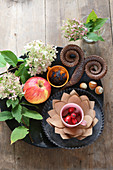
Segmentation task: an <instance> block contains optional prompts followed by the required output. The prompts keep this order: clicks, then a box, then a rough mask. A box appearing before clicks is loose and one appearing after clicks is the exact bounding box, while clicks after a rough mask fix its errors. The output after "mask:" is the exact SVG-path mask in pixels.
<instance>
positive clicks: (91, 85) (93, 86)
mask: <svg viewBox="0 0 113 170" xmlns="http://www.w3.org/2000/svg"><path fill="white" fill-rule="evenodd" d="M96 87H97V83H96V82H95V81H90V82H89V88H90V89H91V90H94V89H95V88H96Z"/></svg>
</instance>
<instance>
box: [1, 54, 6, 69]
mask: <svg viewBox="0 0 113 170" xmlns="http://www.w3.org/2000/svg"><path fill="white" fill-rule="evenodd" d="M6 63H7V62H6V61H5V60H4V57H3V56H2V55H1V54H0V67H5V66H6Z"/></svg>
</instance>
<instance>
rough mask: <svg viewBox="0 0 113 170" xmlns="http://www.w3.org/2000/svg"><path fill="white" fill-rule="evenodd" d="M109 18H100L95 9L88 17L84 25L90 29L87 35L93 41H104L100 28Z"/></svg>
mask: <svg viewBox="0 0 113 170" xmlns="http://www.w3.org/2000/svg"><path fill="white" fill-rule="evenodd" d="M107 19H108V18H98V17H97V14H96V13H95V11H94V10H92V12H91V13H90V14H89V16H88V17H87V20H86V23H84V25H85V26H86V28H87V29H88V33H87V35H86V36H84V38H85V37H87V38H88V39H91V40H93V41H98V40H100V41H104V39H103V38H102V36H101V35H100V28H102V27H103V25H104V24H105V22H106V21H107Z"/></svg>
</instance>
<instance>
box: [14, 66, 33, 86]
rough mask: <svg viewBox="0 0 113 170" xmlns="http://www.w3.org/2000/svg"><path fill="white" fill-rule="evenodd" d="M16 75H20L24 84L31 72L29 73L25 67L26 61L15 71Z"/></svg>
mask: <svg viewBox="0 0 113 170" xmlns="http://www.w3.org/2000/svg"><path fill="white" fill-rule="evenodd" d="M15 75H16V76H20V79H21V82H22V83H23V84H24V83H25V82H26V81H27V80H28V79H29V78H30V74H28V71H27V68H26V67H25V63H22V64H21V65H20V67H19V69H18V70H17V71H16V72H15Z"/></svg>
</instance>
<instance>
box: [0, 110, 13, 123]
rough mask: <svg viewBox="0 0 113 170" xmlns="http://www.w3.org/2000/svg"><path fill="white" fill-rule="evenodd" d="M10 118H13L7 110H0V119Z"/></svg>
mask: <svg viewBox="0 0 113 170" xmlns="http://www.w3.org/2000/svg"><path fill="white" fill-rule="evenodd" d="M10 119H13V116H12V114H11V112H9V111H3V112H0V121H5V120H10Z"/></svg>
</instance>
